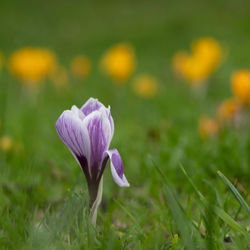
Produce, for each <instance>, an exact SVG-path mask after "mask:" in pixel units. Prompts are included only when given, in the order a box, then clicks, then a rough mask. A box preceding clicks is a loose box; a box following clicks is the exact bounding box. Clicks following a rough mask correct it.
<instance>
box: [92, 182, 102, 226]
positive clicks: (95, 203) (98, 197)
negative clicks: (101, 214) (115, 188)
mask: <svg viewBox="0 0 250 250" xmlns="http://www.w3.org/2000/svg"><path fill="white" fill-rule="evenodd" d="M102 189H103V177H102V178H101V180H100V182H99V185H98V189H94V190H89V191H90V216H91V221H92V224H93V225H94V226H96V218H97V210H98V207H99V206H100V204H101V201H102ZM93 195H94V196H93Z"/></svg>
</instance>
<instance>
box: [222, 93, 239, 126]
mask: <svg viewBox="0 0 250 250" xmlns="http://www.w3.org/2000/svg"><path fill="white" fill-rule="evenodd" d="M240 111H241V105H240V103H239V101H238V100H237V99H234V98H232V99H227V100H225V101H223V102H222V103H221V104H220V105H219V107H218V108H217V116H218V118H219V119H220V120H221V121H231V120H233V119H234V118H235V117H236V115H237V114H239V112H240Z"/></svg>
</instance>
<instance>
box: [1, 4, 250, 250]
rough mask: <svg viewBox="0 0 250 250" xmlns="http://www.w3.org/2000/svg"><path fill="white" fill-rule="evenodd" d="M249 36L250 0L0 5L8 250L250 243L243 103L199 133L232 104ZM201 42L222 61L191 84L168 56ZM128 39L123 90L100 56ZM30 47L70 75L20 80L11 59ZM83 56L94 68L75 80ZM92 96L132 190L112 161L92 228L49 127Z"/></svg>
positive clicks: (247, 61)
mask: <svg viewBox="0 0 250 250" xmlns="http://www.w3.org/2000/svg"><path fill="white" fill-rule="evenodd" d="M249 28H250V2H248V1H247V0H246V1H244V0H240V1H234V0H227V1H226V0H211V1H198V0H191V1H173V0H170V1H155V2H153V1H147V0H146V1H142V0H139V1H77V0H73V1H65V0H54V1H41V0H39V1H31V0H24V1H17V0H12V1H5V0H4V1H2V2H1V3H0V30H1V38H0V51H1V54H2V58H3V59H2V62H3V63H2V67H1V68H2V69H1V71H0V121H1V125H0V141H1V138H3V137H5V136H8V138H9V139H10V141H8V143H7V144H9V145H7V146H6V145H3V142H2V146H1V147H2V148H1V150H0V170H1V175H0V249H172V250H173V249H242V250H243V249H248V248H249V247H250V242H249V230H250V227H249V207H248V205H247V204H249V201H250V196H249V188H250V185H249V184H250V181H249V180H250V168H249V166H250V130H249V124H250V121H249V117H250V116H249V105H248V106H246V107H245V108H244V112H243V114H241V115H243V116H244V118H243V120H244V122H243V123H240V124H238V123H237V124H234V123H233V124H232V123H231V122H226V124H225V125H224V126H221V125H220V129H219V131H216V133H214V134H213V135H211V136H210V134H208V135H207V136H205V138H204V137H202V136H201V135H200V132H199V119H200V117H202V116H204V115H205V116H206V115H208V116H211V117H213V116H215V114H216V110H217V108H218V106H219V105H220V103H221V102H222V101H223V100H225V99H228V98H231V97H232V96H233V93H232V89H231V76H232V74H233V72H235V71H237V70H242V69H248V70H250V52H249V45H250V32H249ZM200 37H213V38H214V39H216V41H218V42H219V43H220V45H221V47H222V48H223V49H222V50H223V52H222V54H223V56H222V59H221V62H220V64H219V65H218V67H217V68H216V70H214V71H213V72H212V73H211V74H209V76H208V77H207V78H206V81H204V83H203V84H204V86H202V88H201V89H198V90H197V89H193V88H192V87H191V86H190V84H189V83H188V82H187V81H186V80H185V79H183V78H181V77H179V76H176V74H175V72H174V70H173V56H174V55H175V53H176V52H177V51H181V50H185V51H190V44H191V43H192V41H194V40H195V39H198V38H200ZM120 43H128V44H129V45H130V46H131V47H132V48H133V53H134V59H133V60H134V69H133V71H132V72H131V74H130V75H129V76H128V77H127V79H125V80H124V81H123V82H122V84H119V83H118V84H117V81H116V80H114V79H112V77H110V76H109V75H107V74H106V75H105V74H104V73H103V71H102V69H100V68H101V66H100V60H101V58H102V57H103V55H104V54H105V52H106V51H107V50H108V49H109V48H112V46H115V45H116V44H120ZM27 46H33V47H39V48H40V47H41V48H47V49H49V50H51V51H53V53H54V54H55V55H56V58H57V61H59V62H60V66H61V69H63V70H62V72H63V74H62V75H58V76H56V77H55V78H56V80H55V78H47V77H46V78H45V79H43V81H42V83H39V84H38V86H37V87H35V88H33V87H31V88H30V86H29V85H27V84H25V83H23V79H21V80H20V79H18V77H16V76H13V74H12V73H11V72H10V71H11V70H10V68H9V66H8V65H9V64H8V62H9V58H10V57H11V55H12V53H13V52H14V51H16V50H18V49H20V48H24V47H27ZM81 54H83V55H85V56H86V57H87V58H88V59H89V61H90V63H91V68H90V69H89V72H88V73H86V76H84V77H83V78H81V77H76V76H74V74H72V72H70V67H71V66H70V65H71V64H70V63H71V61H72V58H74V57H75V56H77V55H81ZM138 75H149V76H152V77H153V78H152V79H154V80H155V81H156V82H157V84H156V86H155V85H154V86H155V88H156V89H154V88H153V91H155V92H154V95H152V96H151V94H149V95H148V93H147V92H146V95H143V94H140V91H139V92H138V91H137V92H136V90H135V87H134V84H135V79H136V77H137V76H138ZM150 79H151V78H150ZM54 82H55V83H54ZM150 91H152V89H151V88H150ZM150 93H151V92H150ZM90 97H94V98H98V100H99V101H101V102H102V103H103V104H104V105H105V106H108V105H110V106H111V112H112V116H113V119H114V124H115V132H114V136H113V139H112V142H111V148H118V149H119V152H120V154H121V156H122V159H123V162H124V173H125V175H126V177H127V179H128V181H129V183H130V187H128V188H127V187H126V188H125V187H124V188H121V187H119V186H117V185H116V183H115V182H114V181H113V179H112V176H111V172H110V167H109V165H107V166H106V169H105V172H104V177H103V178H104V180H103V181H104V186H103V198H102V203H101V206H100V208H99V211H98V217H97V226H96V227H94V226H93V225H92V224H91V221H90V219H89V212H88V191H87V183H86V180H85V177H84V174H83V173H82V171H81V169H80V168H79V166H78V165H77V162H76V161H75V159H74V157H73V156H72V154H71V153H70V151H69V150H68V149H67V147H66V146H65V145H64V144H63V143H62V142H61V140H60V138H59V137H58V134H57V132H56V128H55V123H56V121H57V119H58V117H59V116H60V115H61V113H62V112H63V111H64V110H67V109H70V108H71V107H72V106H73V105H76V106H78V107H81V106H82V105H83V104H84V103H85V102H86V101H87V100H88V99H89V98H90ZM208 133H209V131H208ZM218 171H220V172H218ZM237 190H238V191H237Z"/></svg>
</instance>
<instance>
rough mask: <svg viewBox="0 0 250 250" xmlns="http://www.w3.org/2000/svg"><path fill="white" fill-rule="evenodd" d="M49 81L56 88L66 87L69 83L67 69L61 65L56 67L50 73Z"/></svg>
mask: <svg viewBox="0 0 250 250" xmlns="http://www.w3.org/2000/svg"><path fill="white" fill-rule="evenodd" d="M49 79H50V80H51V82H52V83H53V84H54V85H55V86H56V87H57V88H61V87H64V86H66V85H67V84H68V81H69V78H68V72H67V69H66V68H65V67H63V66H61V65H56V66H55V67H54V69H53V70H52V71H51V72H50V74H49Z"/></svg>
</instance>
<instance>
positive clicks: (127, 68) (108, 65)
mask: <svg viewBox="0 0 250 250" xmlns="http://www.w3.org/2000/svg"><path fill="white" fill-rule="evenodd" d="M101 68H102V69H103V71H104V72H105V73H106V74H107V75H109V76H110V77H111V78H112V79H113V80H114V81H115V82H117V83H118V84H123V83H124V82H125V81H126V80H127V79H128V78H129V77H130V76H131V74H132V72H133V71H134V69H135V54H134V49H133V47H132V46H131V45H129V44H126V43H120V44H117V45H114V46H113V47H111V48H110V49H109V50H108V51H107V52H106V53H105V54H104V56H103V57H102V59H101Z"/></svg>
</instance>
